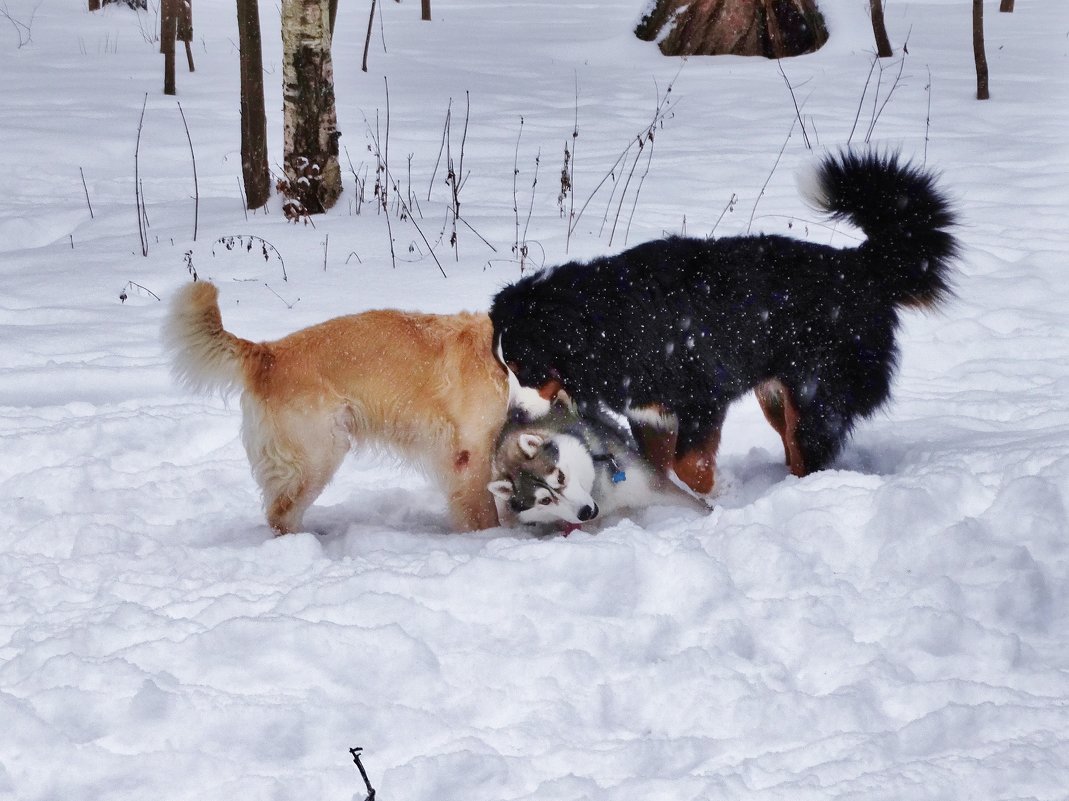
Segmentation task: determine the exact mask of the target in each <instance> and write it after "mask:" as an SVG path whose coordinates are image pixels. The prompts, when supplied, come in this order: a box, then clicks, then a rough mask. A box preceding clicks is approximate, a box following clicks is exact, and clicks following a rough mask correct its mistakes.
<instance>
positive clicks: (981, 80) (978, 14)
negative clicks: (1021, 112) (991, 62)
mask: <svg viewBox="0 0 1069 801" xmlns="http://www.w3.org/2000/svg"><path fill="white" fill-rule="evenodd" d="M972 54H973V59H974V60H975V61H976V99H977V100H987V99H988V98H990V97H991V94H990V93H989V92H988V89H987V54H986V53H985V52H984V2H983V0H972Z"/></svg>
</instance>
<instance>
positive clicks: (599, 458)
mask: <svg viewBox="0 0 1069 801" xmlns="http://www.w3.org/2000/svg"><path fill="white" fill-rule="evenodd" d="M593 459H594V461H595V462H608V463H609V469H610V470H612V483H613V484H619V483H620V482H621V481H627V473H625V472H624V471H623V470H621V469H620V465H618V464H616V458H615V457H614V456H613V455H612V454H611V453H599V454H596V455H595V456H594V457H593Z"/></svg>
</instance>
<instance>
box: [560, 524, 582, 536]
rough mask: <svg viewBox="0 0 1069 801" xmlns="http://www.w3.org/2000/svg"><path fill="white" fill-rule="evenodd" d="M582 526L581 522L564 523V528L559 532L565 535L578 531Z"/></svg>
mask: <svg viewBox="0 0 1069 801" xmlns="http://www.w3.org/2000/svg"><path fill="white" fill-rule="evenodd" d="M582 527H583V526H582V524H581V523H565V524H564V528H562V529H561V534H563V535H564V536H565V537H567V536H568V535H569V534H571V533H572V532H573V531H578V530H579V529H581V528H582Z"/></svg>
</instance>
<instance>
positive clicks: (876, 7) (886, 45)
mask: <svg viewBox="0 0 1069 801" xmlns="http://www.w3.org/2000/svg"><path fill="white" fill-rule="evenodd" d="M869 12H870V13H871V15H872V32H873V33H874V34H875V35H876V55H877V56H879V57H880V58H890V57H891V56H893V55H894V52H893V51H892V50H891V40H890V39H888V38H887V26H886V25H884V24H883V2H882V0H869Z"/></svg>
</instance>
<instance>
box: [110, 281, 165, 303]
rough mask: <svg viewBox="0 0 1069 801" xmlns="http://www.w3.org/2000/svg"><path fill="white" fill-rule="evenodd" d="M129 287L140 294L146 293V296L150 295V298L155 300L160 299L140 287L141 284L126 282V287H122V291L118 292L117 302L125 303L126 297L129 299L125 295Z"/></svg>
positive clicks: (150, 291) (145, 288)
mask: <svg viewBox="0 0 1069 801" xmlns="http://www.w3.org/2000/svg"><path fill="white" fill-rule="evenodd" d="M129 287H133V288H134V289H139V290H141V291H142V292H147V293H148V294H150V295H152V297H154V298H156V300H159V299H160V296H159V295H157V294H156V293H155V292H153V291H152V290H151V289H149V288H147V287H143V286H141V284H139V283H137V282H136V281H127V282H126V286H124V287H123V288H122V291H121V292H119V302H120V303H126V299H127V298H128V297H130V296H129V295H128V294H126V290H127V289H128V288H129Z"/></svg>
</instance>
